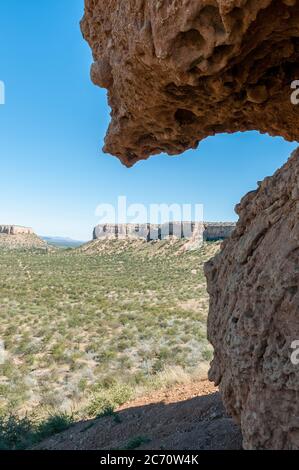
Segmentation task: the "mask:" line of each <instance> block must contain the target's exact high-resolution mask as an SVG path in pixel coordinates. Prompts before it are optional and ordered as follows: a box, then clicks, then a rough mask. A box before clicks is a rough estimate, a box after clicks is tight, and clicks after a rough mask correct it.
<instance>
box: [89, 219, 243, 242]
mask: <svg viewBox="0 0 299 470" xmlns="http://www.w3.org/2000/svg"><path fill="white" fill-rule="evenodd" d="M235 227H236V224H235V223H234V222H215V223H214V222H204V223H203V224H202V223H195V222H170V223H166V224H162V225H158V224H102V225H101V224H100V225H97V226H96V227H95V228H94V231H93V239H94V240H99V239H104V240H108V239H113V238H117V239H122V238H131V239H133V238H136V239H142V240H145V241H148V242H149V241H151V240H165V239H166V238H168V237H169V236H171V237H175V238H178V239H181V238H186V239H187V240H189V239H191V240H192V243H193V244H194V245H196V244H197V242H198V241H201V242H202V241H203V240H205V241H215V240H224V239H226V238H228V237H229V236H230V235H231V234H232V232H233V231H234V229H235Z"/></svg>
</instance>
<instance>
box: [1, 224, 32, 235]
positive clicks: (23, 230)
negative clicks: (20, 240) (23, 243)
mask: <svg viewBox="0 0 299 470" xmlns="http://www.w3.org/2000/svg"><path fill="white" fill-rule="evenodd" d="M0 233H4V234H6V235H21V234H22V235H33V234H34V232H33V230H32V229H31V228H28V227H19V226H18V225H0Z"/></svg>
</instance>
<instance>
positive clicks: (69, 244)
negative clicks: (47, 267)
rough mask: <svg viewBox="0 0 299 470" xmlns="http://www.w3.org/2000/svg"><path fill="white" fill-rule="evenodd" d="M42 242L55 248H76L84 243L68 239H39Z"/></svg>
mask: <svg viewBox="0 0 299 470" xmlns="http://www.w3.org/2000/svg"><path fill="white" fill-rule="evenodd" d="M41 238H42V240H44V241H45V242H47V243H48V245H52V246H56V247H57V248H78V247H79V246H81V245H83V244H84V243H85V242H83V241H79V240H73V239H72V238H68V237H65V238H64V237H41Z"/></svg>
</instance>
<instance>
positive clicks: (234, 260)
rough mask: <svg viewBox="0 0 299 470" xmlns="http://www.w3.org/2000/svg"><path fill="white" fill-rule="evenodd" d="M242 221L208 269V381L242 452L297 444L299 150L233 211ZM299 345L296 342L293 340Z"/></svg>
mask: <svg viewBox="0 0 299 470" xmlns="http://www.w3.org/2000/svg"><path fill="white" fill-rule="evenodd" d="M236 211H237V213H238V214H239V217H240V219H239V221H238V223H237V226H236V229H235V231H234V232H233V234H232V236H231V237H230V238H229V239H228V240H226V241H225V242H223V246H222V250H221V252H220V253H219V254H218V255H217V256H216V257H215V258H213V259H212V260H211V261H209V262H208V264H207V265H206V267H205V272H206V276H207V279H208V291H209V294H210V313H209V318H208V337H209V340H210V341H211V343H212V345H213V346H214V360H213V362H212V367H211V370H210V379H211V380H212V381H214V382H215V384H217V385H219V386H220V391H221V394H222V397H223V400H224V403H225V405H226V408H227V410H228V412H229V414H230V415H231V416H233V417H234V418H235V420H236V421H237V422H238V423H239V424H240V425H241V427H242V431H243V438H244V448H245V449H299V399H298V398H299V365H298V364H297V365H296V364H295V363H293V362H292V360H291V357H292V353H293V352H294V351H293V350H292V344H293V342H295V341H298V340H299V150H297V151H296V152H295V153H294V154H293V156H292V157H291V159H290V160H289V161H288V162H287V163H286V164H285V165H284V166H283V167H282V168H281V169H280V170H278V171H277V172H276V173H275V175H274V176H272V177H269V178H266V179H265V180H264V181H263V182H262V183H260V186H259V188H258V189H257V190H256V191H253V192H251V193H249V194H247V195H246V196H245V197H244V198H243V199H242V201H241V203H240V204H239V205H238V206H237V208H236ZM298 349H299V343H298Z"/></svg>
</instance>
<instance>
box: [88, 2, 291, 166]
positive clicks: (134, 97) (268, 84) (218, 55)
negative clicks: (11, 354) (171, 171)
mask: <svg viewBox="0 0 299 470" xmlns="http://www.w3.org/2000/svg"><path fill="white" fill-rule="evenodd" d="M81 26H82V32H83V34H84V37H85V38H86V40H87V41H88V42H89V44H90V46H91V48H92V50H93V56H94V64H93V66H92V70H91V77H92V80H93V82H94V83H95V84H96V85H99V86H101V87H105V88H107V89H108V90H109V103H110V106H111V108H112V121H111V125H110V128H109V131H108V135H107V138H106V145H105V148H104V150H105V151H106V152H109V153H112V154H114V155H116V156H118V157H119V158H120V159H121V160H122V161H123V162H124V163H125V164H126V165H128V166H130V165H132V164H134V163H135V162H136V161H137V160H139V159H145V158H147V157H148V156H149V155H152V154H157V153H160V152H167V153H168V154H170V155H173V154H178V153H180V152H183V151H184V150H186V149H188V148H195V147H196V146H197V145H198V142H199V141H200V140H201V139H203V138H204V137H206V136H210V135H214V134H216V133H219V132H235V131H245V130H253V129H257V130H259V131H261V132H268V133H270V134H271V135H281V136H283V137H285V138H286V139H289V140H296V139H297V138H298V135H299V120H298V109H297V108H296V106H294V105H293V104H292V103H291V100H290V96H291V92H292V90H291V88H290V85H291V82H292V81H293V80H296V79H298V78H299V61H298V58H299V1H298V0H155V1H152V0H130V1H129V0H128V1H123V0H85V15H84V18H83V21H82V25H81Z"/></svg>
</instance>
